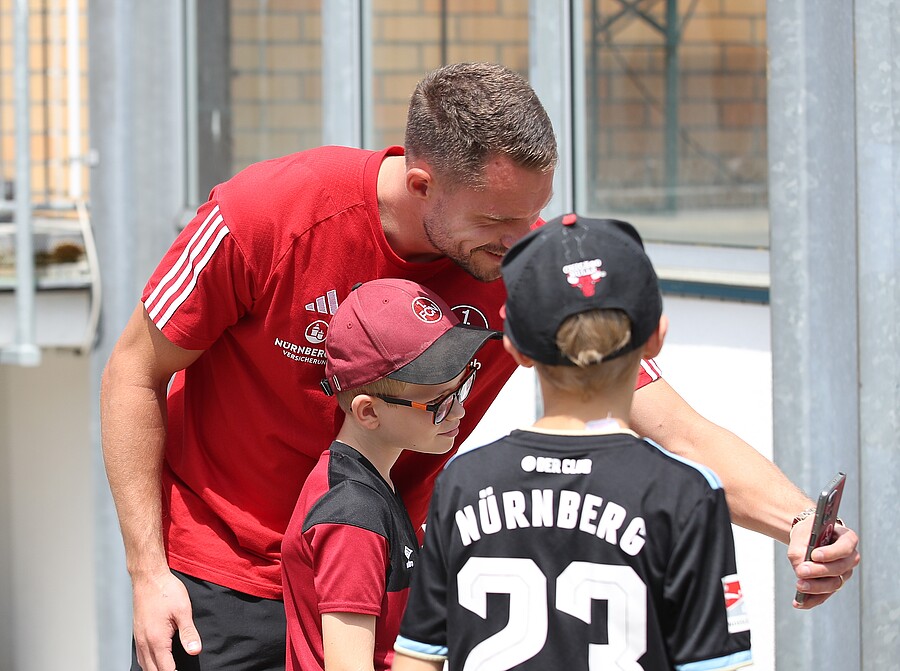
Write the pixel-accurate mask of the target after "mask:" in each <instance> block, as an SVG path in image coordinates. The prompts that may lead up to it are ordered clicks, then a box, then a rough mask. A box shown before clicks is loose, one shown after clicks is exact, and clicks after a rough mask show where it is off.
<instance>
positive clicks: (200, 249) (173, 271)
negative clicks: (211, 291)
mask: <svg viewBox="0 0 900 671" xmlns="http://www.w3.org/2000/svg"><path fill="white" fill-rule="evenodd" d="M228 232H229V231H228V227H227V226H226V225H225V224H224V223H223V219H222V215H221V214H219V206H218V205H217V206H215V207H214V208H213V209H212V211H211V212H210V213H209V215H208V216H207V217H206V220H205V221H204V222H203V224H202V225H201V226H200V227H199V228H198V229H197V232H196V233H194V235H193V237H192V238H191V239H190V240H189V241H188V244H187V245H186V246H185V248H184V251H182V253H181V255H180V256H179V257H178V260H177V261H176V262H175V263H174V265H173V266H172V267H171V268H170V269H169V271H168V272H167V273H166V274H165V275H164V276H163V278H162V279H161V280H160V281H159V284H157V285H156V288H155V289H154V290H153V292H152V293H151V294H150V296H148V297H147V300H146V301H144V307H145V308H146V309H147V313H148V314H149V315H150V318H151V319H152V320H153V322H154V324H156V327H157V328H158V329H162V327H163V326H165V324H166V322H168V321H169V319H170V318H171V316H172V315H173V314H174V313H175V311H176V310H177V309H178V307H179V306H180V305H181V304H182V303H184V301H185V300H186V299H187V297H188V296H189V295H190V293H191V291H193V289H194V287H195V286H196V284H197V275H198V274H199V273H200V271H201V270H203V268H204V267H205V266H206V264H207V263H208V262H209V259H210V257H211V256H212V254H213V252H215V251H216V248H217V247H218V246H219V243H220V242H222V239H223V238H224V237H225V236H226V235H227V234H228ZM201 254H202V255H203V256H202V257H201V258H200V261H199V262H197V263H195V262H196V259H197V257H198V256H200V255H201ZM179 291H181V293H180V294H179V295H178V297H177V298H176V299H175V300H174V301H172V303H171V304H169V306H168V309H166V310H165V312H164V313H163V315H162V316H159V314H160V312H162V311H163V309H165V308H166V305H167V304H168V303H169V299H170V298H171V297H172V296H173V295H175V294H176V293H177V292H179Z"/></svg>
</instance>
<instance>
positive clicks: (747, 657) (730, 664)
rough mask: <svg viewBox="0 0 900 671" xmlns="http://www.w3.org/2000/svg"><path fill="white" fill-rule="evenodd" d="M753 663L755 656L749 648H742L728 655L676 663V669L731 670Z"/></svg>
mask: <svg viewBox="0 0 900 671" xmlns="http://www.w3.org/2000/svg"><path fill="white" fill-rule="evenodd" d="M752 663H753V656H752V655H751V654H750V651H749V650H741V651H740V652H735V653H733V654H731V655H727V656H726V657H716V658H715V659H704V660H702V661H700V662H690V663H688V664H676V665H675V671H713V670H715V671H731V669H739V668H741V667H742V666H747V665H748V664H752Z"/></svg>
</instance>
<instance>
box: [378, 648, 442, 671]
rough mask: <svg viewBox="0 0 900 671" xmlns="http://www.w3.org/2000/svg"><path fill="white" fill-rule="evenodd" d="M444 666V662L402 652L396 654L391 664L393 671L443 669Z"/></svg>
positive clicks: (435, 670) (439, 670)
mask: <svg viewBox="0 0 900 671" xmlns="http://www.w3.org/2000/svg"><path fill="white" fill-rule="evenodd" d="M443 668H444V663H443V662H438V661H434V660H426V659H418V658H417V657H410V656H409V655H404V654H403V653H402V652H398V653H397V654H395V655H394V663H393V664H392V665H391V671H441V669H443Z"/></svg>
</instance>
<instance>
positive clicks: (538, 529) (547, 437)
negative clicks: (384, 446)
mask: <svg viewBox="0 0 900 671" xmlns="http://www.w3.org/2000/svg"><path fill="white" fill-rule="evenodd" d="M395 649H397V650H399V651H402V652H404V653H406V654H410V655H412V656H417V657H424V658H428V659H437V660H440V659H447V660H449V668H450V670H451V671H456V670H459V669H463V668H464V667H465V668H481V666H480V665H481V664H484V663H487V662H488V661H489V663H490V668H492V669H510V668H517V669H566V670H567V671H581V670H584V671H587V670H588V669H595V668H599V669H638V668H640V669H647V670H653V671H657V670H659V669H673V668H674V669H678V670H679V671H691V670H700V669H703V670H707V669H735V668H739V667H741V666H744V665H746V664H749V663H750V662H751V654H750V631H749V623H748V620H747V615H746V611H745V605H744V601H743V598H742V594H741V592H740V582H739V580H738V577H737V570H736V566H735V557H734V543H733V538H732V531H731V524H730V519H729V513H728V508H727V505H726V503H725V495H724V492H723V490H722V488H721V484H720V482H719V480H718V478H717V477H716V476H715V474H713V473H712V472H711V471H709V470H708V469H706V468H704V467H702V466H699V465H695V464H693V463H690V462H687V461H685V460H683V459H681V458H679V457H676V456H674V455H672V454H670V453H668V452H666V451H665V450H663V449H662V448H660V447H659V446H657V445H655V444H653V443H651V442H649V441H645V440H641V439H640V438H638V437H637V436H635V435H634V434H632V433H630V432H624V433H623V432H618V431H617V432H615V433H604V434H599V433H586V432H567V433H550V432H542V431H538V430H523V431H514V432H513V433H511V434H510V435H509V436H507V437H505V438H503V439H501V440H499V441H497V442H495V443H493V444H490V445H487V446H485V447H481V448H478V449H475V450H473V451H471V452H467V453H465V454H462V455H459V456H457V457H455V458H454V459H453V461H451V462H450V463H449V464H448V466H447V468H446V469H445V470H444V472H443V473H442V474H441V475H440V476H439V477H438V479H437V485H436V487H435V490H434V495H433V498H432V501H431V508H430V509H429V513H428V524H427V529H426V533H425V544H424V547H423V548H422V550H421V555H420V561H419V567H418V568H417V570H416V573H415V574H414V576H413V586H412V589H411V592H410V598H409V603H408V605H407V611H406V614H405V616H404V619H403V622H402V625H401V628H400V636H399V637H398V639H397V643H396V645H395Z"/></svg>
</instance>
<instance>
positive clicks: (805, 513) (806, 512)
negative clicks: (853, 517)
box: [791, 508, 847, 529]
mask: <svg viewBox="0 0 900 671" xmlns="http://www.w3.org/2000/svg"><path fill="white" fill-rule="evenodd" d="M815 512H816V509H815V508H807V509H806V510H802V511H800V512H799V513H797V514H796V515H795V516H794V519H793V520H791V529H793V528H794V527H795V526H797V523H798V522H802V521H803V520H805V519H806V518H807V517H809V516H810V515H812V514H814V513H815ZM835 524H840V525H841V526H842V527H843V526H847V525H846V524H844V520H842V519H841V518H840V517H838V518H837V519H835Z"/></svg>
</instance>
